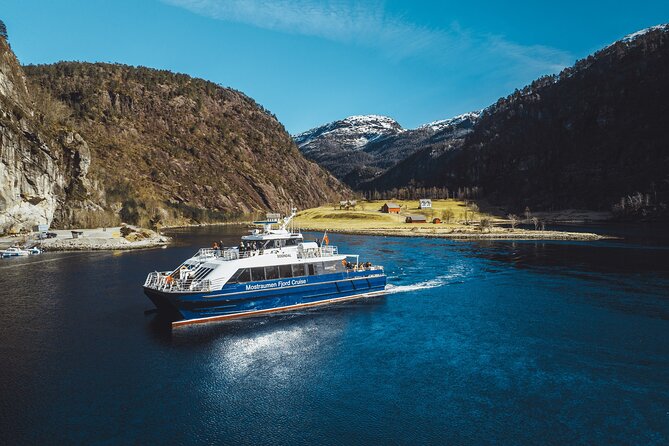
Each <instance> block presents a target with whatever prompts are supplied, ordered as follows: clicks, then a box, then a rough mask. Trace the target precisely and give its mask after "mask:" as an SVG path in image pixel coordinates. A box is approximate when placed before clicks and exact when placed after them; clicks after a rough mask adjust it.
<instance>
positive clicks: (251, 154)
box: [24, 62, 346, 224]
mask: <svg viewBox="0 0 669 446" xmlns="http://www.w3.org/2000/svg"><path fill="white" fill-rule="evenodd" d="M24 69H25V71H26V73H27V75H28V76H29V78H30V80H31V82H32V83H34V84H35V85H36V86H38V87H39V88H40V89H42V90H43V91H45V92H47V93H49V94H50V95H51V96H52V97H55V98H57V99H58V100H59V101H61V102H62V103H64V104H65V105H66V106H67V110H68V114H69V117H68V119H67V122H68V123H70V124H71V125H72V126H73V127H74V128H76V129H77V132H78V133H80V134H81V136H82V137H83V138H82V140H81V141H79V140H77V139H76V138H74V139H72V138H70V139H68V140H66V141H64V142H63V143H64V146H65V148H66V149H67V148H68V147H70V148H71V147H73V146H77V150H75V151H74V152H71V153H72V154H71V155H69V156H71V157H75V158H76V153H82V152H84V151H86V150H89V151H90V154H91V156H90V158H91V161H90V166H86V165H82V167H84V169H83V170H86V169H88V172H87V174H86V172H83V171H82V170H81V169H79V170H77V169H70V170H68V172H67V173H68V179H69V183H68V191H69V192H70V193H71V195H72V196H73V198H77V197H79V196H80V193H81V192H82V191H87V192H85V193H88V194H91V193H93V194H94V195H95V194H96V193H97V198H96V202H97V203H98V204H99V205H100V206H101V208H102V209H104V211H105V212H106V213H107V214H108V215H110V216H114V215H118V216H120V218H121V219H122V220H124V221H128V222H135V223H140V224H150V223H157V222H160V223H162V224H174V223H184V222H190V221H194V222H202V221H212V220H221V219H225V218H229V217H231V216H234V215H239V214H245V213H250V212H255V211H262V210H267V209H276V210H283V209H286V208H287V207H288V206H289V204H290V202H293V203H294V204H295V205H296V206H298V207H309V206H314V205H317V204H321V203H323V202H326V201H330V200H334V199H337V198H338V197H340V196H341V195H342V194H345V193H346V188H345V187H343V186H342V185H341V184H340V183H339V182H338V181H337V180H336V179H335V178H334V177H332V176H331V175H329V174H328V173H327V172H325V171H323V170H322V169H321V168H320V167H319V166H318V165H316V164H314V163H312V162H309V161H307V160H306V159H304V157H303V156H302V155H301V154H300V153H299V151H298V150H297V148H296V147H295V145H294V143H293V141H292V140H291V138H290V136H289V135H288V134H287V133H286V131H285V130H284V128H283V126H282V125H281V124H280V123H279V122H278V121H277V120H276V118H275V117H274V116H272V115H270V114H269V113H268V112H267V111H266V110H264V109H263V108H262V107H261V106H259V105H258V104H256V103H255V102H254V101H253V100H252V99H251V98H249V97H247V96H245V95H244V94H242V93H240V92H238V91H235V90H231V89H228V88H223V87H220V86H218V85H216V84H214V83H211V82H208V81H205V80H202V79H195V78H191V77H190V76H187V75H182V74H174V73H171V72H168V71H161V70H153V69H149V68H143V67H130V66H125V65H117V64H102V63H96V64H91V63H75V62H61V63H57V64H54V65H41V66H27V67H24ZM84 140H85V141H84ZM68 153H69V152H68ZM82 173H84V175H82ZM86 178H90V180H86ZM87 181H88V182H87ZM91 184H92V185H93V186H95V187H93V192H91V188H90V185H91ZM74 214H75V215H73V212H72V208H71V207H69V206H67V205H66V206H64V209H63V212H62V213H61V214H60V215H62V218H63V219H64V220H68V221H72V220H73V219H76V218H77V216H76V214H77V212H74Z"/></svg>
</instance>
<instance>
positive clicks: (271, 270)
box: [265, 265, 279, 280]
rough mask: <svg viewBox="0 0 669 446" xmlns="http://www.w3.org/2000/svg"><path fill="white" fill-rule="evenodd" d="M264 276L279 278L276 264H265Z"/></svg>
mask: <svg viewBox="0 0 669 446" xmlns="http://www.w3.org/2000/svg"><path fill="white" fill-rule="evenodd" d="M265 278H266V279H267V280H272V279H278V278H279V267H278V266H276V265H274V266H266V267H265Z"/></svg>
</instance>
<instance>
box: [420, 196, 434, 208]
mask: <svg viewBox="0 0 669 446" xmlns="http://www.w3.org/2000/svg"><path fill="white" fill-rule="evenodd" d="M418 207H419V209H432V200H430V199H429V198H421V199H420V200H418Z"/></svg>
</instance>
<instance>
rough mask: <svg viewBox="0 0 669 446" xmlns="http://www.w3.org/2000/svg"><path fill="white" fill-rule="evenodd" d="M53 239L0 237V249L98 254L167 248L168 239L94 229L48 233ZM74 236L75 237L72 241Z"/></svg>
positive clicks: (129, 231) (137, 230) (138, 232)
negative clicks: (20, 246) (15, 247)
mask: <svg viewBox="0 0 669 446" xmlns="http://www.w3.org/2000/svg"><path fill="white" fill-rule="evenodd" d="M50 232H51V233H54V234H56V237H53V238H47V239H44V240H36V239H34V238H28V239H27V240H24V239H22V238H21V237H2V238H0V245H3V246H11V245H13V244H17V243H18V244H23V245H26V246H27V245H30V246H33V245H36V246H39V247H41V248H43V249H44V250H46V251H99V250H111V251H113V250H128V249H145V248H156V247H161V246H167V245H168V244H169V243H170V241H171V239H170V237H167V236H164V235H161V234H159V233H156V232H155V231H152V230H150V229H142V228H137V227H134V226H125V227H113V228H97V229H67V230H65V229H63V230H54V231H50ZM75 233H76V237H75Z"/></svg>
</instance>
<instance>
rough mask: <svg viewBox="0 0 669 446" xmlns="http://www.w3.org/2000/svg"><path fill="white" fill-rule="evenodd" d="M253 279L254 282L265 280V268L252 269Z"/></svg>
mask: <svg viewBox="0 0 669 446" xmlns="http://www.w3.org/2000/svg"><path fill="white" fill-rule="evenodd" d="M251 279H252V280H253V281H254V282H258V281H260V280H265V268H263V267H260V268H251Z"/></svg>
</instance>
